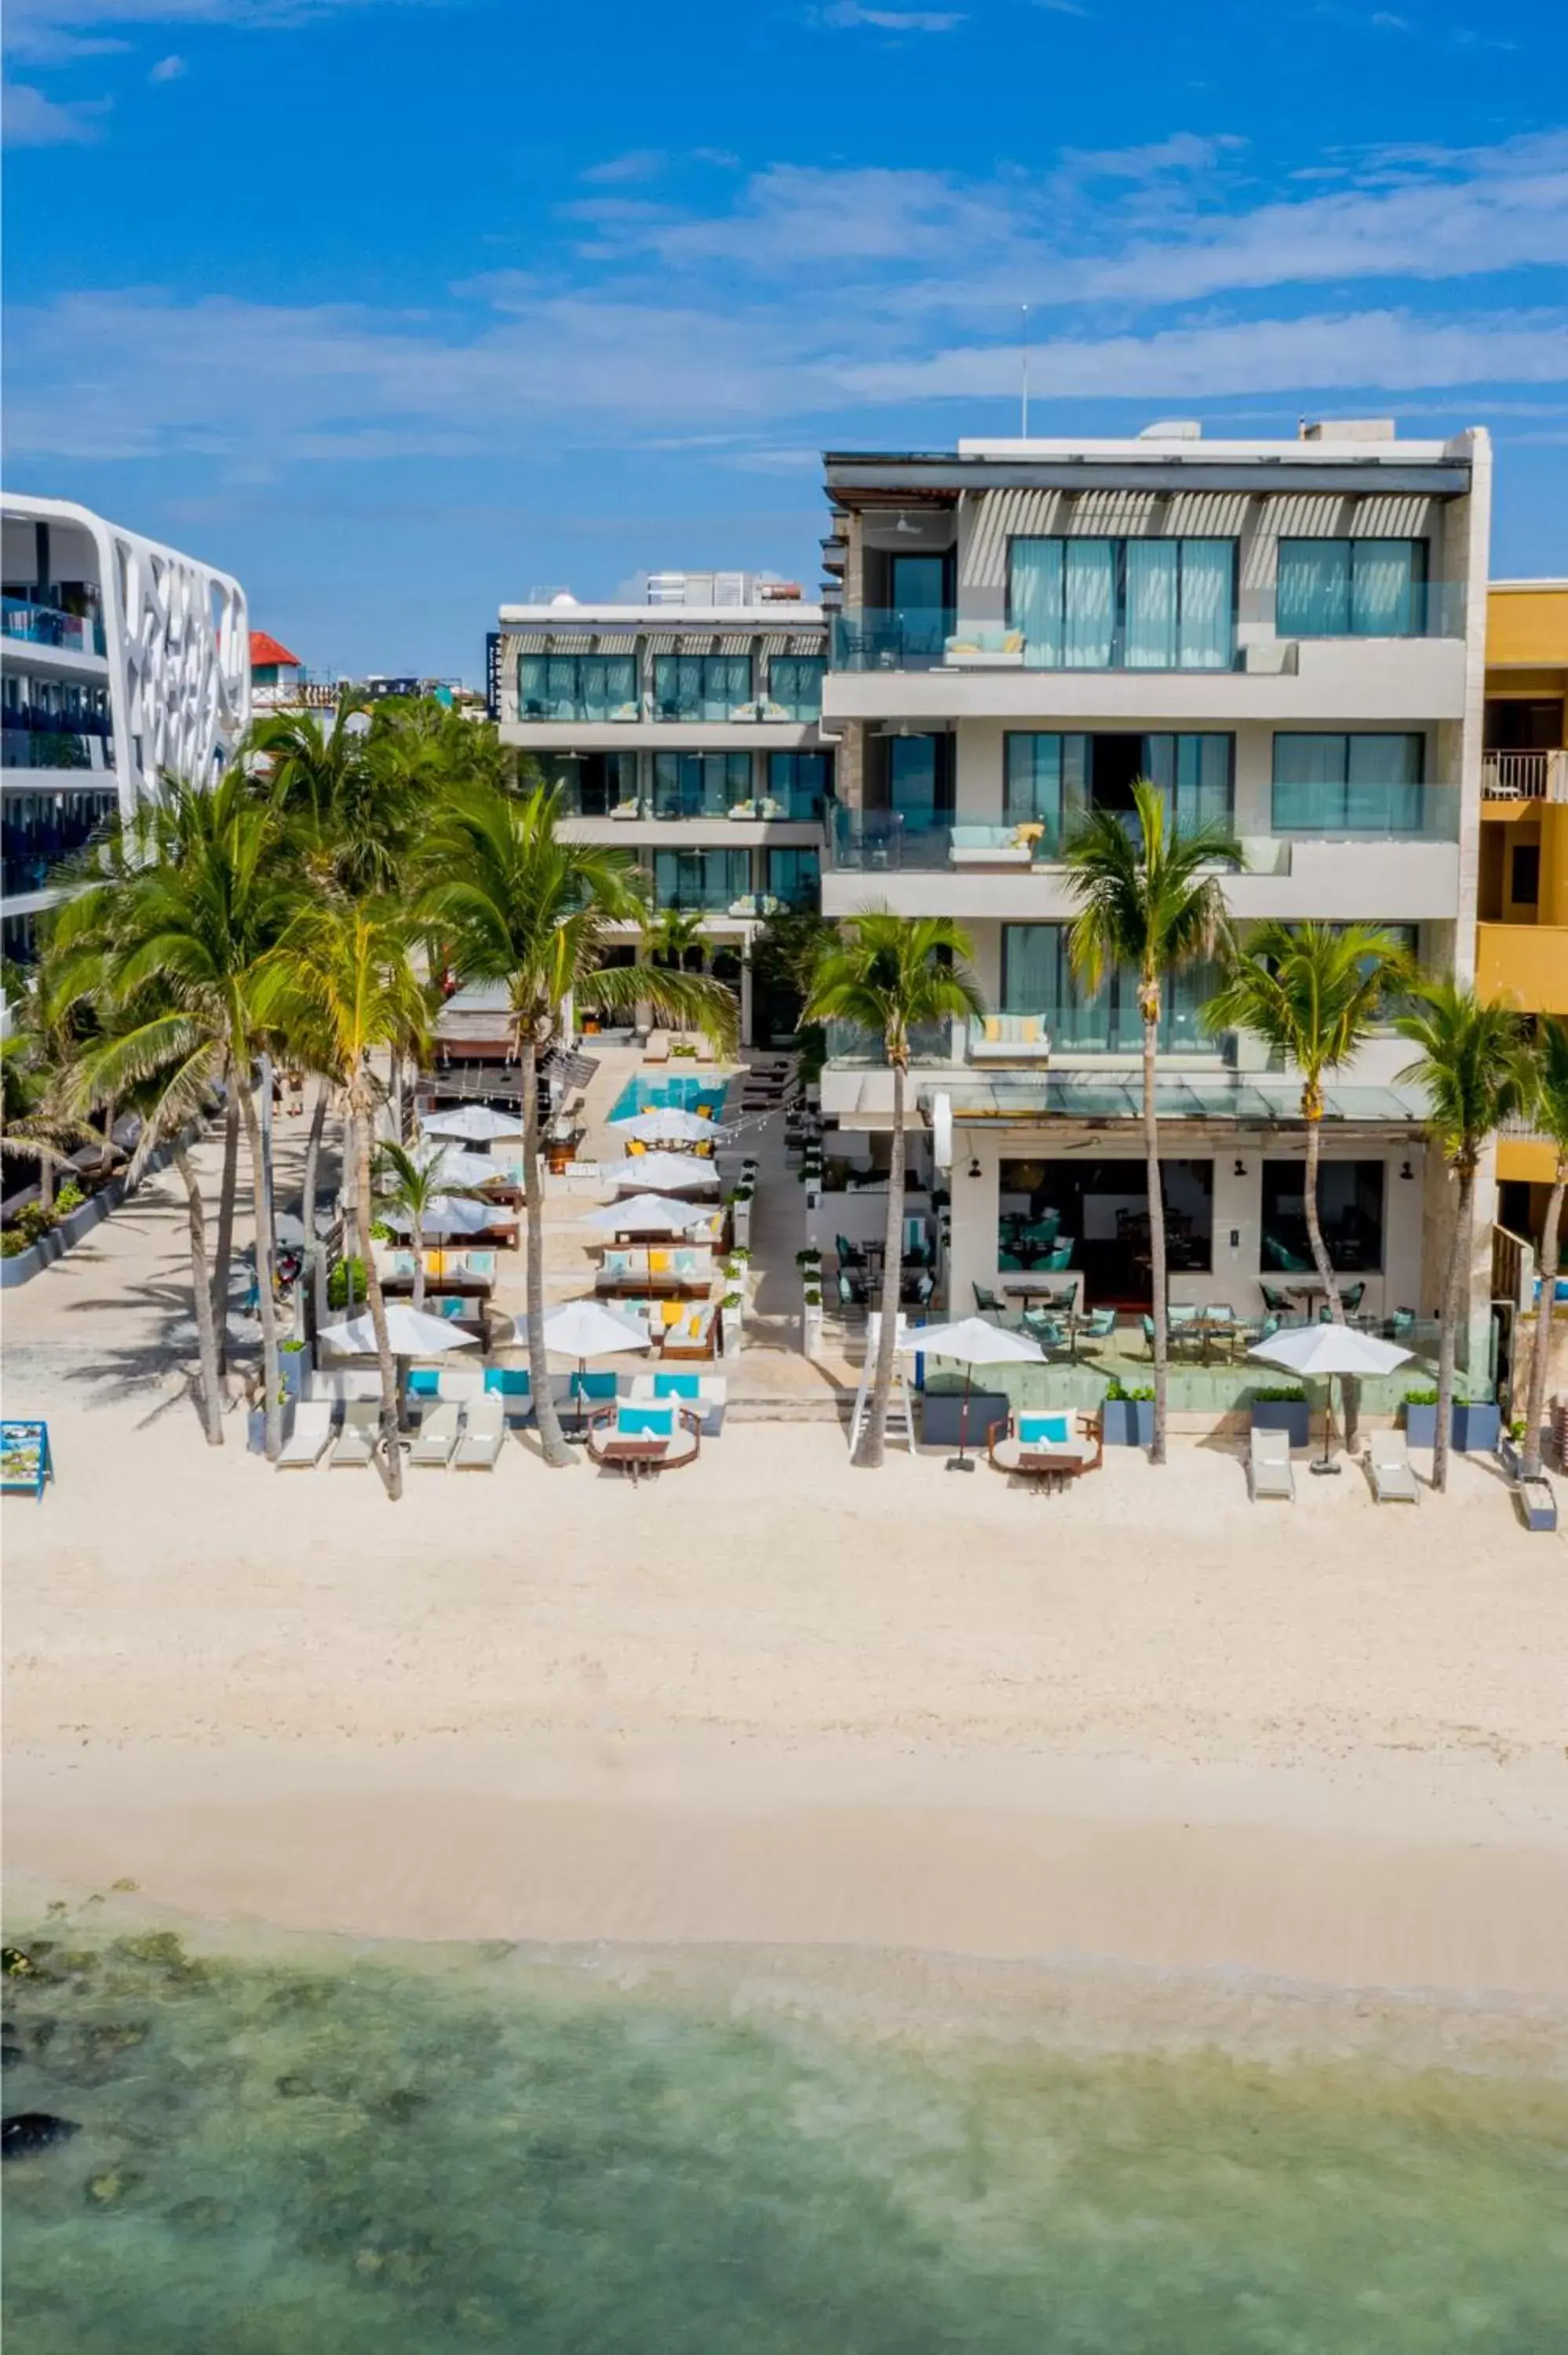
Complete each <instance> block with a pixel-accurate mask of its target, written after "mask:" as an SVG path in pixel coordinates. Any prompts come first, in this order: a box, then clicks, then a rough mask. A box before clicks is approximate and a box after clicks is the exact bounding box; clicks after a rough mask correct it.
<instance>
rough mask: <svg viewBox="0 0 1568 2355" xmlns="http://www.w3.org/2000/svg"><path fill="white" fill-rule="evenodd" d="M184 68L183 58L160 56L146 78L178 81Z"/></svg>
mask: <svg viewBox="0 0 1568 2355" xmlns="http://www.w3.org/2000/svg"><path fill="white" fill-rule="evenodd" d="M184 72H185V59H184V58H160V59H158V62H157V64H156V65H155V66H154V68H153V70H152V72H151V73H150V74H149V75H148V76H147V80H149V81H178V80H180V78H181V76H182V75H183V74H184Z"/></svg>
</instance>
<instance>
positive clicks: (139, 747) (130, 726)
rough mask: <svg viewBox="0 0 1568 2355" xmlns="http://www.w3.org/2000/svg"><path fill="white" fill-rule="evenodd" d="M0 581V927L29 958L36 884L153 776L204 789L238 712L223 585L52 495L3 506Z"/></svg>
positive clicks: (130, 804) (234, 637) (38, 903)
mask: <svg viewBox="0 0 1568 2355" xmlns="http://www.w3.org/2000/svg"><path fill="white" fill-rule="evenodd" d="M3 527H4V549H3V558H0V581H3V585H4V617H3V622H0V697H3V704H0V717H3V719H4V728H3V730H0V763H3V766H0V795H3V806H0V819H3V826H4V836H3V842H0V858H3V868H4V876H3V881H0V900H3V904H0V915H3V917H4V929H5V954H6V955H7V956H8V957H16V958H18V959H24V960H25V959H26V957H27V956H28V955H29V954H31V945H32V930H33V919H34V917H35V916H36V914H37V911H39V910H40V909H41V908H44V907H46V906H48V903H49V900H50V899H51V897H52V896H53V893H52V890H51V888H50V885H49V880H48V879H49V876H50V874H51V872H52V870H53V869H54V868H55V867H56V865H57V864H58V861H59V860H60V859H62V858H66V857H68V856H69V854H70V853H71V852H72V851H74V850H77V849H79V847H81V845H82V844H83V843H84V842H85V841H86V840H87V839H88V837H89V836H90V834H91V833H92V832H93V830H94V829H95V827H97V826H99V825H100V824H101V822H102V820H103V819H104V817H105V816H107V815H109V814H110V813H111V812H112V811H113V810H115V809H116V808H118V809H119V810H120V811H122V813H124V814H126V815H129V813H130V812H131V811H132V809H133V808H134V807H135V806H136V805H137V803H138V802H139V801H141V800H143V799H144V798H146V797H149V796H151V795H153V794H156V792H157V790H158V784H159V781H160V779H161V778H162V777H164V775H165V774H172V775H174V776H177V777H181V778H184V779H185V780H187V781H188V780H197V779H203V778H207V777H210V776H211V775H212V774H213V773H214V772H215V770H216V769H217V766H218V765H219V764H220V763H221V762H222V760H223V758H224V756H225V754H226V753H227V752H228V750H229V748H230V747H231V746H232V745H233V744H234V743H235V741H237V739H238V736H239V735H240V734H241V732H242V731H243V730H244V728H245V727H246V725H247V723H248V721H249V715H250V670H249V631H248V628H247V623H246V612H245V596H244V592H243V591H242V590H241V589H240V587H239V584H238V581H233V580H231V579H230V578H229V576H228V574H227V573H225V572H218V571H216V570H214V569H213V568H212V567H211V566H210V565H207V564H204V563H202V562H200V561H199V559H196V558H195V557H189V556H183V555H181V554H180V553H179V551H178V550H177V549H172V548H164V547H161V546H160V545H159V544H158V543H157V542H156V541H155V540H150V539H144V538H142V536H141V535H140V534H139V533H137V532H132V531H127V530H125V529H123V528H122V527H121V526H120V525H118V524H112V523H107V522H105V520H104V519H103V517H101V516H97V515H94V514H93V513H92V512H91V511H90V509H89V508H87V507H83V506H76V505H75V504H74V503H72V502H71V501H69V500H66V499H34V498H24V497H20V496H15V495H10V494H8V495H7V496H6V497H5V501H4V508H3Z"/></svg>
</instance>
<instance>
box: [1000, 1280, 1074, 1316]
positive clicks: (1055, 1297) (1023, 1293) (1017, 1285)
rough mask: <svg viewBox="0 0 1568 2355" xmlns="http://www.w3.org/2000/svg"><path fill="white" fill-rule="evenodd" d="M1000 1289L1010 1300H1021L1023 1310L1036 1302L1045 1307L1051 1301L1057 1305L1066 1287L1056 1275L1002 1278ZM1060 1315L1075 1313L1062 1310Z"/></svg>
mask: <svg viewBox="0 0 1568 2355" xmlns="http://www.w3.org/2000/svg"><path fill="white" fill-rule="evenodd" d="M1001 1289H1002V1291H1003V1292H1004V1293H1005V1294H1006V1295H1007V1296H1008V1298H1009V1299H1010V1300H1021V1301H1022V1303H1023V1305H1024V1306H1025V1308H1027V1307H1028V1306H1029V1305H1031V1303H1032V1302H1033V1301H1036V1300H1038V1301H1042V1302H1044V1304H1045V1305H1047V1306H1048V1305H1050V1304H1051V1303H1052V1302H1053V1301H1055V1302H1058V1303H1059V1302H1060V1301H1061V1299H1062V1296H1063V1294H1064V1293H1065V1291H1066V1289H1067V1286H1066V1285H1065V1284H1063V1282H1062V1279H1061V1276H1060V1275H1059V1274H1057V1275H1052V1276H1044V1275H1039V1276H1013V1277H1012V1278H1011V1279H1009V1278H1006V1277H1004V1278H1003V1280H1002V1285H1001ZM1062 1313H1063V1315H1064V1316H1067V1315H1069V1314H1074V1313H1075V1312H1074V1311H1069V1310H1067V1309H1065V1308H1064V1309H1063V1311H1062Z"/></svg>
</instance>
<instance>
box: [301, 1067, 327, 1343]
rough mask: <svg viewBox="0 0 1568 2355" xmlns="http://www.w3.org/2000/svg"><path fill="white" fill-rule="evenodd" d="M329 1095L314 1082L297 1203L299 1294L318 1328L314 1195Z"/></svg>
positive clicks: (318, 1252)
mask: <svg viewBox="0 0 1568 2355" xmlns="http://www.w3.org/2000/svg"><path fill="white" fill-rule="evenodd" d="M331 1092H332V1091H331V1088H330V1087H329V1085H328V1083H327V1082H326V1081H325V1080H322V1081H319V1082H317V1086H316V1101H315V1104H314V1107H313V1110H312V1113H311V1126H310V1134H309V1135H307V1136H306V1138H305V1179H304V1188H303V1191H302V1196H301V1200H300V1223H301V1225H302V1227H303V1228H304V1231H305V1266H304V1273H303V1276H302V1280H301V1284H300V1290H301V1294H302V1296H304V1295H307V1294H311V1295H313V1296H312V1306H313V1311H314V1314H315V1318H316V1322H317V1325H318V1327H319V1325H320V1322H321V1313H322V1308H323V1301H322V1298H321V1295H320V1288H319V1286H317V1285H316V1268H317V1265H318V1263H320V1260H321V1257H322V1246H321V1237H320V1236H319V1235H318V1234H317V1232H316V1194H317V1191H318V1188H319V1187H320V1184H321V1159H322V1138H323V1135H324V1134H325V1132H326V1115H327V1098H328V1097H329V1095H330V1094H331Z"/></svg>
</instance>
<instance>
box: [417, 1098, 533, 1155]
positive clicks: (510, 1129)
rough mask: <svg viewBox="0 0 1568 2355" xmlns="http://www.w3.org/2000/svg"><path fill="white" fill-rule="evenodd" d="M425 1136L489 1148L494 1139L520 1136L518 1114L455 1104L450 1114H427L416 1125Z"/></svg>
mask: <svg viewBox="0 0 1568 2355" xmlns="http://www.w3.org/2000/svg"><path fill="white" fill-rule="evenodd" d="M419 1125H420V1127H421V1128H422V1129H423V1130H424V1132H425V1135H427V1136H455V1137H457V1138H458V1139H459V1140H460V1141H461V1143H462V1144H464V1145H493V1143H494V1141H495V1139H496V1138H497V1137H498V1136H521V1135H522V1134H523V1115H522V1114H521V1113H520V1112H492V1110H491V1108H490V1106H489V1105H488V1104H459V1105H457V1106H456V1107H455V1109H454V1110H452V1111H450V1112H432V1113H427V1114H425V1116H424V1118H423V1119H422V1120H421V1121H420V1123H419Z"/></svg>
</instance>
